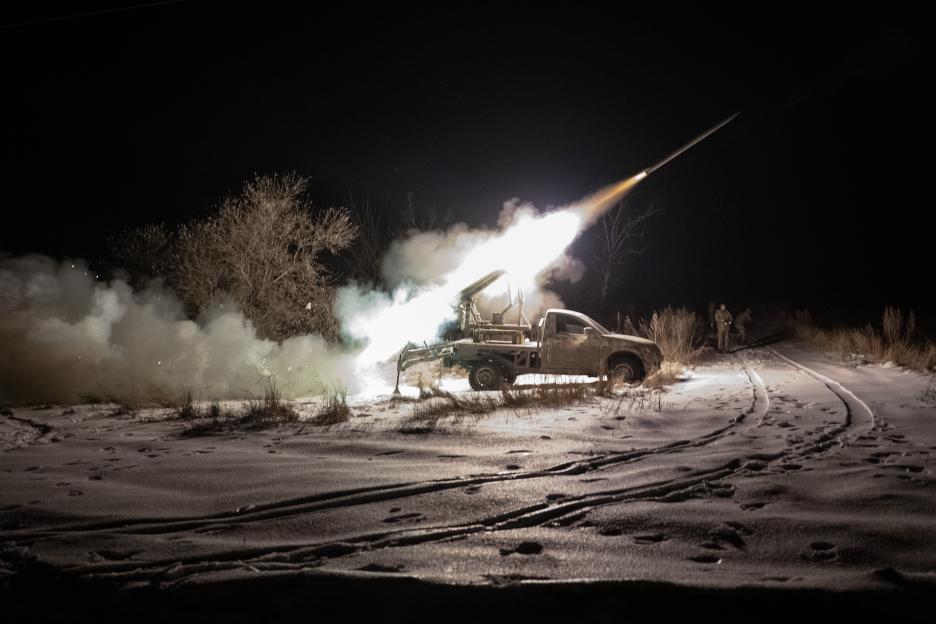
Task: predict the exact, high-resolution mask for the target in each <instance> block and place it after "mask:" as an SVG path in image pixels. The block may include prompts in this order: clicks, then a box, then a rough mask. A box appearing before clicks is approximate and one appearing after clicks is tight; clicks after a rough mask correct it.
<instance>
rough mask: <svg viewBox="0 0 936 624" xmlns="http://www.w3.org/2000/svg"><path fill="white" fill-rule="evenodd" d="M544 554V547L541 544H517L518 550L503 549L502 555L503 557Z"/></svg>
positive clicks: (501, 550)
mask: <svg viewBox="0 0 936 624" xmlns="http://www.w3.org/2000/svg"><path fill="white" fill-rule="evenodd" d="M541 552H543V545H542V544H540V543H539V542H520V543H519V544H517V547H516V548H501V549H500V554H501V556H502V557H506V556H508V555H513V554H515V553H516V554H518V555H538V554H540V553H541Z"/></svg>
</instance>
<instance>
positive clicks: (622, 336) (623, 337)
mask: <svg viewBox="0 0 936 624" xmlns="http://www.w3.org/2000/svg"><path fill="white" fill-rule="evenodd" d="M604 337H605V338H611V339H613V340H623V341H625V342H631V343H634V344H640V345H655V344H656V343H655V342H653V341H652V340H647V339H646V338H641V337H639V336H628V335H626V334H605V335H604Z"/></svg>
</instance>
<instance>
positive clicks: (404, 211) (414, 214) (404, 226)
mask: <svg viewBox="0 0 936 624" xmlns="http://www.w3.org/2000/svg"><path fill="white" fill-rule="evenodd" d="M451 224H452V213H451V211H450V210H446V211H441V210H439V209H438V208H437V207H436V205H435V204H429V205H428V206H417V205H416V202H415V201H413V192H412V191H410V192H408V193H407V194H406V204H405V205H404V206H403V207H402V208H401V209H400V214H399V221H398V223H397V224H396V228H395V231H394V238H399V237H400V236H404V235H405V234H406V233H407V232H410V231H412V230H422V231H428V230H442V229H445V228H446V227H448V226H449V225H451Z"/></svg>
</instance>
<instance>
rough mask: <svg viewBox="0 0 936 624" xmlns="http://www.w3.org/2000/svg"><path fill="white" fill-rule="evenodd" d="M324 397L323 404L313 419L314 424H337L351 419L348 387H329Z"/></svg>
mask: <svg viewBox="0 0 936 624" xmlns="http://www.w3.org/2000/svg"><path fill="white" fill-rule="evenodd" d="M322 398H323V403H322V406H321V408H319V411H318V413H316V415H315V417H314V418H313V419H312V424H313V425H316V426H329V425H337V424H340V423H346V422H348V421H349V420H351V408H350V407H348V391H347V389H346V388H344V387H343V386H334V387H332V388H327V389H326V390H325V393H324V394H323V397H322Z"/></svg>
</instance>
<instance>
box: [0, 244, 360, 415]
mask: <svg viewBox="0 0 936 624" xmlns="http://www.w3.org/2000/svg"><path fill="white" fill-rule="evenodd" d="M0 344H2V345H3V347H2V350H0V400H2V401H16V402H20V401H53V402H63V403H64V402H75V401H80V400H82V399H83V398H88V397H97V398H102V399H107V398H111V397H113V398H115V399H123V400H127V399H142V400H152V399H160V398H162V399H174V398H178V397H179V396H180V395H181V394H182V393H184V392H186V391H191V392H192V393H193V394H194V395H195V397H196V398H203V399H206V398H240V397H249V396H254V395H256V394H258V393H260V392H262V389H263V386H264V383H265V382H268V381H274V382H275V383H276V385H277V387H278V388H279V389H280V390H281V391H282V392H283V393H284V394H286V395H289V396H300V395H304V394H312V393H317V392H320V391H321V390H322V388H323V387H324V386H327V385H331V384H334V383H336V382H340V381H345V382H347V381H352V380H353V376H352V375H349V374H346V372H347V371H348V370H349V364H350V360H349V358H348V356H347V355H345V354H343V353H341V352H340V351H337V350H335V349H334V348H333V347H331V346H329V345H328V344H327V343H326V342H325V341H324V340H323V339H322V338H321V337H319V336H298V337H295V338H291V339H289V340H286V341H284V342H282V343H276V342H272V341H270V340H263V339H260V338H258V337H257V335H256V332H255V331H254V327H253V325H252V323H251V322H250V320H249V319H247V318H245V317H244V315H243V314H241V313H240V312H238V311H236V310H234V309H231V307H230V306H226V307H225V308H218V309H217V310H215V311H214V312H213V313H212V314H210V315H207V316H206V317H205V318H201V319H199V320H198V321H197V322H195V321H190V320H187V319H186V318H185V316H184V314H183V310H182V305H181V303H180V302H179V300H178V299H177V298H176V297H175V295H173V294H172V293H171V292H169V291H167V290H165V289H163V288H160V287H159V286H158V285H153V286H152V287H149V288H147V289H145V290H143V291H141V292H133V290H132V289H131V288H130V287H129V286H128V285H127V284H126V283H125V282H123V281H120V280H115V281H112V282H110V283H105V282H101V281H97V280H96V279H95V276H94V275H93V274H92V272H91V271H90V270H89V269H88V268H87V266H86V265H85V264H84V263H83V262H81V261H71V262H63V263H58V262H56V261H54V260H52V259H50V258H46V257H42V256H26V257H19V258H9V259H6V260H2V261H0Z"/></svg>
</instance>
